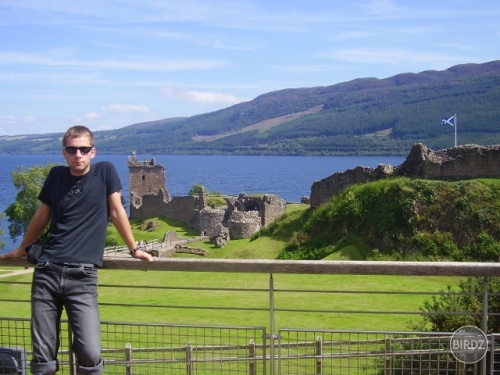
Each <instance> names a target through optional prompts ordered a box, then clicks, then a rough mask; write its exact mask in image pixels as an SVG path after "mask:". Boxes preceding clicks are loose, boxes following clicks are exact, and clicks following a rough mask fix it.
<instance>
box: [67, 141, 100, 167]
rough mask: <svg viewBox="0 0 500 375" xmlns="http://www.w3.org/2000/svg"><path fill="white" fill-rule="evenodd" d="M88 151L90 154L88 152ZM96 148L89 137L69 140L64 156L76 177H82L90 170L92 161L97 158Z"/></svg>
mask: <svg viewBox="0 0 500 375" xmlns="http://www.w3.org/2000/svg"><path fill="white" fill-rule="evenodd" d="M87 151H88V152H87ZM95 152H96V151H95V148H94V147H92V146H91V145H90V140H89V138H88V137H87V136H81V137H76V138H68V139H67V140H66V146H65V147H64V148H63V155H64V158H65V159H66V162H67V163H68V166H69V168H70V172H71V174H72V175H74V176H82V175H84V174H85V173H87V172H88V171H89V170H90V161H91V160H92V159H93V158H94V156H95Z"/></svg>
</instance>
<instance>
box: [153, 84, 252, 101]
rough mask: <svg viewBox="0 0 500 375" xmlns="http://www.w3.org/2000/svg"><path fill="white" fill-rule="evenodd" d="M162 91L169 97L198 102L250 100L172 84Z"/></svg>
mask: <svg viewBox="0 0 500 375" xmlns="http://www.w3.org/2000/svg"><path fill="white" fill-rule="evenodd" d="M160 91H161V92H162V93H163V94H164V95H165V96H166V97H168V98H171V99H176V100H181V101H184V102H190V103H197V104H237V103H241V102H244V101H247V100H249V99H247V98H238V97H236V96H234V95H230V94H224V93H218V92H211V91H196V90H183V89H179V88H175V87H171V86H165V87H162V88H161V89H160Z"/></svg>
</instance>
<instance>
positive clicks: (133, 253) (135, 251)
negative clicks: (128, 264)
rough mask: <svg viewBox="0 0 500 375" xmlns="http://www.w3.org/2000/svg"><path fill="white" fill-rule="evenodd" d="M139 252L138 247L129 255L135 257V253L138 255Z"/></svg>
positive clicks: (130, 251)
mask: <svg viewBox="0 0 500 375" xmlns="http://www.w3.org/2000/svg"><path fill="white" fill-rule="evenodd" d="M138 251H139V248H138V247H136V248H135V249H132V250H129V253H130V255H132V256H134V255H135V253H137V252H138Z"/></svg>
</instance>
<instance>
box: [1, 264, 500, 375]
mask: <svg viewBox="0 0 500 375" xmlns="http://www.w3.org/2000/svg"><path fill="white" fill-rule="evenodd" d="M0 265H22V266H24V265H25V263H23V262H22V261H17V260H16V261H9V262H3V263H0ZM104 269H121V270H123V269H125V270H156V271H181V272H193V271H194V272H211V273H220V272H223V273H226V272H227V273H255V274H262V273H264V274H268V275H269V277H268V281H269V284H268V287H267V288H250V287H235V288H213V287H207V286H205V285H200V286H190V287H175V286H163V287H155V288H158V290H168V291H169V292H172V291H177V292H178V293H180V294H184V293H186V291H191V290H196V291H201V292H202V293H203V292H207V293H208V292H212V291H217V293H225V292H227V293H265V294H266V295H267V296H268V298H267V301H268V302H267V303H266V304H265V305H259V306H247V305H245V306H220V305H214V306H201V305H197V304H196V301H193V304H191V305H182V304H175V301H174V299H171V301H169V304H168V305H167V304H165V305H161V304H158V303H154V304H148V303H145V302H144V303H141V304H140V305H136V304H132V303H131V304H130V307H131V308H132V307H134V306H136V307H137V306H140V308H141V309H147V308H154V309H165V310H167V309H171V308H175V309H191V310H192V309H197V310H201V311H204V313H207V312H209V313H210V314H221V311H222V312H223V313H226V314H227V313H228V312H230V313H231V314H239V313H240V312H251V313H252V314H253V313H255V314H256V315H259V316H262V317H264V318H263V320H262V323H261V325H255V326H252V325H250V326H249V325H247V324H241V325H240V324H236V325H196V324H195V325H192V324H185V325H178V324H177V325H176V324H163V323H161V324H160V323H128V322H109V321H103V322H102V336H103V337H102V346H103V351H102V353H103V357H104V359H105V361H106V373H107V374H136V375H137V374H148V375H149V374H188V375H195V374H204V375H205V374H252V375H254V374H255V375H256V374H272V375H274V374H291V375H292V374H317V375H320V374H384V375H385V374H387V375H396V374H402V375H403V374H405V375H406V374H420V373H421V374H457V375H459V374H490V375H492V374H500V344H499V342H500V336H499V334H491V335H488V340H489V343H490V347H489V350H488V353H487V355H486V356H485V357H484V359H483V360H482V361H481V362H478V363H475V364H463V363H461V362H460V361H458V360H457V359H456V358H454V356H453V355H452V354H453V353H452V352H451V350H450V338H451V336H452V334H453V333H452V332H411V331H409V332H403V331H387V330H386V331H380V330H377V329H376V328H377V327H374V329H373V330H366V329H358V330H356V329H340V328H342V327H335V328H339V329H335V330H331V329H323V328H322V329H318V328H315V327H306V328H293V327H283V326H281V325H282V324H281V323H280V321H279V319H277V316H278V315H280V314H284V313H286V314H296V315H298V316H300V314H318V316H319V315H325V314H331V315H350V314H367V315H368V314H377V315H380V316H381V319H391V316H392V315H395V314H418V313H419V312H418V311H411V312H405V311H398V310H397V309H395V310H390V309H384V310H371V309H370V310H360V311H358V310H349V309H345V310H342V309H339V308H338V307H337V308H335V307H333V308H332V307H322V308H316V307H307V306H306V307H300V308H297V307H287V306H282V305H280V303H279V301H281V299H280V298H278V297H277V295H278V296H282V295H283V294H293V295H301V294H304V295H305V294H317V293H329V294H332V295H335V296H338V295H342V294H354V295H356V296H358V297H359V298H363V295H364V294H370V293H374V292H373V291H360V290H349V289H347V290H345V289H343V290H336V289H330V288H327V287H325V288H324V289H321V290H317V289H309V288H307V285H304V288H301V289H277V288H275V286H274V282H275V279H276V278H279V277H280V275H281V274H302V275H314V274H330V275H411V276H443V277H444V276H478V277H483V278H484V291H483V293H482V296H481V297H482V298H483V301H485V302H487V301H488V299H489V298H491V297H496V298H498V296H496V295H492V294H491V293H489V291H488V290H489V288H488V281H489V279H490V278H492V277H499V276H500V264H493V263H444V262H443V263H434V262H351V261H339V262H328V261H273V260H212V259H202V260H199V259H181V258H174V259H172V258H170V259H159V260H157V261H155V262H153V263H151V264H147V263H144V262H140V261H137V260H135V259H130V258H105V265H104ZM5 283H9V284H16V283H19V284H26V283H27V282H26V281H25V282H15V281H8V280H7V279H3V280H0V290H1V288H2V284H5ZM100 288H139V290H140V288H144V286H139V287H136V286H133V285H100ZM353 289H354V288H353ZM376 293H378V294H380V295H381V298H383V296H384V295H391V294H398V293H401V294H409V293H414V294H426V295H438V294H439V291H436V292H422V291H418V290H414V291H412V292H395V291H378V292H376ZM24 297H26V296H24ZM28 302H29V301H28V300H27V299H26V298H25V299H22V298H19V299H17V300H7V299H2V296H1V294H0V303H1V305H0V347H3V348H8V349H9V350H18V351H19V353H22V358H21V356H19V357H18V358H19V361H20V362H21V363H22V365H20V366H21V368H23V371H25V372H24V373H28V372H27V363H26V361H27V359H29V358H30V356H31V353H30V350H31V349H30V333H29V319H19V318H12V317H5V316H4V314H3V313H2V307H1V306H3V305H4V304H8V303H28ZM100 304H101V305H102V306H113V305H114V304H113V303H112V302H109V301H106V300H103V299H102V298H101V301H100ZM127 307H129V306H128V305H127ZM453 313H454V314H463V315H467V314H471V312H468V311H463V312H453ZM474 314H477V313H474ZM479 314H480V315H481V318H482V321H483V325H482V327H480V328H482V329H483V330H484V331H485V332H486V331H487V322H488V318H490V317H492V316H498V315H500V312H497V311H488V304H487V303H483V311H482V312H481V313H479ZM265 316H267V318H265ZM165 320H166V321H168V317H166V319H165ZM222 320H223V319H222ZM61 332H62V337H61V349H60V355H59V359H60V361H61V372H60V373H62V374H75V373H76V371H75V368H76V367H75V359H74V357H73V355H72V353H71V352H70V350H69V348H70V345H69V343H70V342H71V331H70V330H69V329H68V327H67V323H66V322H63V329H62V330H61ZM0 353H1V351H0ZM11 354H13V353H11ZM0 355H1V354H0ZM0 368H1V366H0ZM0 374H2V372H1V371H0Z"/></svg>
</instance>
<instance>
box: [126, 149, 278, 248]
mask: <svg viewBox="0 0 500 375" xmlns="http://www.w3.org/2000/svg"><path fill="white" fill-rule="evenodd" d="M128 165H129V170H130V197H131V204H130V218H131V219H140V220H144V219H148V218H151V217H160V216H162V217H166V218H168V219H174V220H177V221H180V222H182V223H185V224H186V225H188V226H189V227H190V228H193V229H196V230H198V231H200V232H202V233H207V234H208V235H209V236H212V235H213V233H214V232H217V231H218V229H217V228H218V226H219V225H222V226H224V227H229V229H228V236H227V238H226V240H229V238H233V239H240V238H248V237H250V236H251V235H252V234H254V233H255V232H257V231H258V230H260V229H261V228H262V227H265V226H267V225H269V224H270V223H272V222H273V221H274V220H276V219H277V218H278V217H279V216H281V215H282V214H284V213H285V212H286V202H285V200H284V199H282V198H280V197H278V196H276V195H271V194H269V195H264V196H262V197H255V196H249V195H247V194H245V193H242V194H240V195H239V196H238V198H235V197H225V200H226V202H227V205H226V207H221V208H212V207H209V206H208V205H207V203H206V192H205V191H203V190H202V191H201V192H200V194H199V196H197V197H195V196H180V197H173V198H170V196H169V194H168V190H167V188H166V185H165V183H166V179H165V168H163V166H161V165H159V164H156V163H155V162H154V159H152V160H151V161H150V162H147V161H146V162H139V161H137V158H136V157H135V155H133V156H132V157H131V158H129V163H128ZM135 189H137V190H135ZM219 232H220V231H219Z"/></svg>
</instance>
